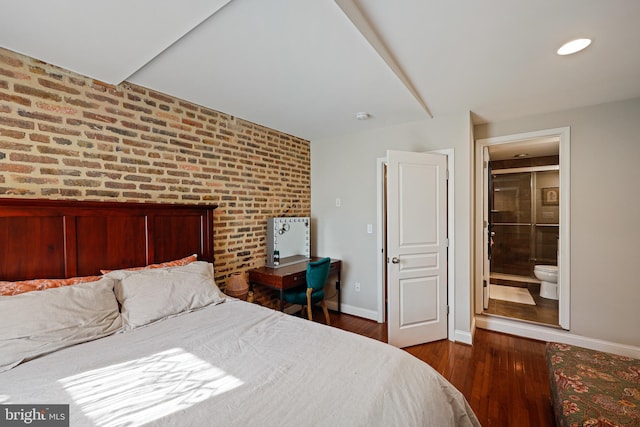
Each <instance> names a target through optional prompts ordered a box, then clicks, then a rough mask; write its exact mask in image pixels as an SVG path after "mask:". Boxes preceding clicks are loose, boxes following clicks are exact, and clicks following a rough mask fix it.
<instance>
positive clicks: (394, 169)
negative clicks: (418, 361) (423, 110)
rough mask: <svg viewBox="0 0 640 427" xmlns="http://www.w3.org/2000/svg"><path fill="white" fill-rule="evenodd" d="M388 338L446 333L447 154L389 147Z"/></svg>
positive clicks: (409, 340)
mask: <svg viewBox="0 0 640 427" xmlns="http://www.w3.org/2000/svg"><path fill="white" fill-rule="evenodd" d="M386 200H387V292H388V339H389V344H392V345H395V346H397V347H408V346H411V345H416V344H422V343H425V342H431V341H435V340H440V339H444V338H447V243H448V242H447V158H446V156H444V155H441V154H427V153H409V152H401V151H387V199H386Z"/></svg>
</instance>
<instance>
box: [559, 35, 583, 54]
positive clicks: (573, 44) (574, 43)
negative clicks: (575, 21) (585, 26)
mask: <svg viewBox="0 0 640 427" xmlns="http://www.w3.org/2000/svg"><path fill="white" fill-rule="evenodd" d="M590 44H591V39H575V40H571V41H570V42H567V43H565V44H563V45H562V46H561V47H560V49H558V52H557V53H558V55H571V54H572V53H576V52H580V51H581V50H582V49H585V48H586V47H587V46H589V45H590Z"/></svg>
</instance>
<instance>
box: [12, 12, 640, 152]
mask: <svg viewBox="0 0 640 427" xmlns="http://www.w3.org/2000/svg"><path fill="white" fill-rule="evenodd" d="M338 3H339V4H338ZM0 6H1V7H2V11H3V16H5V19H4V20H3V23H2V26H0V46H2V47H5V48H8V49H11V50H14V51H16V52H20V53H23V54H26V55H29V56H32V57H34V58H37V59H40V60H43V61H46V62H49V63H52V64H55V65H58V66H60V67H63V68H66V69H69V70H72V71H75V72H78V73H80V74H83V75H87V76H89V77H92V78H95V79H98V80H102V81H105V82H108V83H114V84H117V83H120V82H122V81H124V80H127V81H130V82H132V83H135V84H139V85H142V86H145V87H148V88H151V89H155V90H158V91H161V92H164V93H167V94H171V95H174V96H176V97H179V98H183V99H186V100H189V101H192V102H195V103H198V104H201V105H203V106H206V107H210V108H213V109H215V110H218V111H222V112H225V113H228V114H231V115H234V116H237V117H241V118H244V119H246V120H250V121H252V122H256V123H259V124H262V125H266V126H269V127H272V128H274V129H278V130H280V131H283V132H287V133H290V134H293V135H296V136H299V137H303V138H307V139H311V140H315V139H322V138H327V137H331V136H335V135H339V134H344V133H349V132H356V131H360V130H369V129H373V128H376V127H382V126H389V125H394V124H399V123H403V122H409V121H416V120H431V118H430V115H429V112H430V113H431V114H433V116H434V117H436V118H437V117H439V116H443V115H447V114H452V113H461V112H466V111H471V112H472V113H473V114H474V118H475V120H476V121H477V122H491V121H498V120H505V119H509V118H515V117H521V116H528V115H532V114H538V113H546V112H551V111H557V110H563V109H567V108H574V107H580V106H585V105H593V104H599V103H604V102H610V101H615V100H622V99H630V98H635V97H638V96H640V49H639V48H638V46H639V45H640V25H638V22H640V1H638V0H615V1H613V2H612V1H606V0H562V1H557V0H538V1H529V2H526V3H525V2H523V1H513V0H483V1H478V0H455V1H451V0H397V1H388V0H366V1H364V0H337V1H331V0H313V1H311V0H217V1H214V0H183V1H180V2H176V1H173V0H135V1H130V0H111V1H109V2H87V1H86V0H57V1H55V2H53V1H51V0H30V1H9V0H0ZM343 10H344V11H347V13H348V14H349V16H347V15H346V14H345V12H344V11H343ZM354 15H358V16H354ZM7 17H11V19H6V18H7ZM354 23H355V24H354ZM577 37H590V38H592V39H593V43H592V45H591V46H590V47H589V48H588V49H587V50H585V51H583V52H581V53H578V54H576V55H573V56H568V57H560V56H558V55H556V54H555V51H556V49H557V48H558V47H559V46H560V45H561V44H562V43H564V42H566V41H568V40H570V39H573V38H577ZM403 76H404V79H403V78H402V77H403ZM410 89H413V92H412V91H411V90H410ZM421 102H422V103H423V104H421ZM425 107H426V108H425ZM360 111H366V112H369V113H370V114H371V115H372V119H370V120H367V121H358V120H356V119H355V114H356V113H357V112H360Z"/></svg>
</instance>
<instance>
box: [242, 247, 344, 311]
mask: <svg viewBox="0 0 640 427" xmlns="http://www.w3.org/2000/svg"><path fill="white" fill-rule="evenodd" d="M319 259H321V258H320V257H311V261H317V260H319ZM307 264H308V262H307V261H303V262H299V263H297V264H291V265H285V266H284V267H278V268H270V267H258V268H252V269H251V270H249V284H250V286H251V289H252V290H253V285H262V286H267V287H269V288H271V289H276V290H277V291H279V292H280V311H282V310H283V309H284V299H283V293H284V291H285V290H286V289H291V288H295V287H296V286H300V285H304V284H305V283H307V280H306V271H307ZM341 269H342V261H340V260H339V259H331V267H330V268H329V276H331V275H333V274H337V275H338V280H337V281H336V292H337V293H338V312H340V270H341Z"/></svg>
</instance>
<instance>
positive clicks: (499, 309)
mask: <svg viewBox="0 0 640 427" xmlns="http://www.w3.org/2000/svg"><path fill="white" fill-rule="evenodd" d="M491 283H495V284H499V285H505V286H515V287H521V288H528V289H529V293H530V294H531V296H532V297H533V300H534V301H535V303H536V305H527V304H518V303H515V302H509V301H501V300H496V299H491V298H490V299H489V308H488V309H487V310H485V314H491V315H497V316H502V317H511V318H515V319H520V320H526V321H529V322H533V323H541V324H543V325H545V326H554V327H558V328H559V327H560V323H559V320H558V301H557V300H552V299H549V298H542V297H541V296H540V284H539V283H526V282H516V281H511V280H504V279H491Z"/></svg>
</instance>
